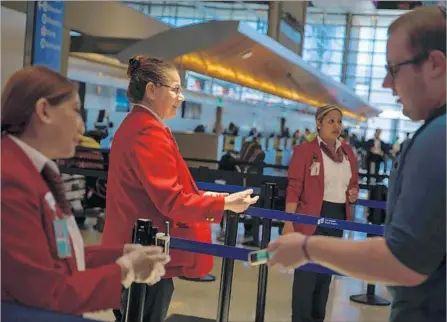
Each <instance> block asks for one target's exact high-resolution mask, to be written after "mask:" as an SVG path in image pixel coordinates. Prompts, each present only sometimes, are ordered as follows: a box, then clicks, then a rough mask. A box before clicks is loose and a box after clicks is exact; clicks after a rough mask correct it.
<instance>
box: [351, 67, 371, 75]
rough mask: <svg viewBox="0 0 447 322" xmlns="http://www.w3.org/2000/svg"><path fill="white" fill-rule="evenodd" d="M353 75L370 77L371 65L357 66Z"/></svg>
mask: <svg viewBox="0 0 447 322" xmlns="http://www.w3.org/2000/svg"><path fill="white" fill-rule="evenodd" d="M355 76H356V77H364V78H369V77H371V67H370V66H357V68H356V73H355Z"/></svg>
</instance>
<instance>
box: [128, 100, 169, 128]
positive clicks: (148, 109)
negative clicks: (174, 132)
mask: <svg viewBox="0 0 447 322" xmlns="http://www.w3.org/2000/svg"><path fill="white" fill-rule="evenodd" d="M134 106H139V107H142V108H144V109H145V110H147V111H148V112H149V113H151V114H152V115H153V116H154V117H155V119H156V120H157V121H158V122H160V123H161V124H163V125H164V126H165V127H166V124H165V122H164V121H163V119H162V118H161V117H160V116H159V115H158V114H157V113H155V112H154V111H153V110H152V109H151V108H150V107H148V106H146V105H143V104H140V103H138V104H135V105H134Z"/></svg>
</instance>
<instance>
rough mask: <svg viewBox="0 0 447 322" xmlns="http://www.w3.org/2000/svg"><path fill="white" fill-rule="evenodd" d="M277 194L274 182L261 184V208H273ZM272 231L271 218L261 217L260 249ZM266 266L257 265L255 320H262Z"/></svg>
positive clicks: (266, 243)
mask: <svg viewBox="0 0 447 322" xmlns="http://www.w3.org/2000/svg"><path fill="white" fill-rule="evenodd" d="M277 195H278V187H277V186H276V183H265V184H263V185H262V186H261V196H262V208H265V209H273V208H274V206H275V199H276V197H277ZM271 232H272V220H271V219H268V218H263V219H262V239H261V249H264V248H266V247H267V246H268V244H269V242H270V238H271ZM267 281H268V268H267V265H265V264H264V265H261V266H259V274H258V294H257V298H256V317H255V321H256V322H264V316H265V303H266V296H267Z"/></svg>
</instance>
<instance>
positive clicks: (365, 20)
mask: <svg viewBox="0 0 447 322" xmlns="http://www.w3.org/2000/svg"><path fill="white" fill-rule="evenodd" d="M352 25H353V26H365V27H372V26H374V25H375V21H374V18H373V17H372V16H363V15H354V16H353V17H352Z"/></svg>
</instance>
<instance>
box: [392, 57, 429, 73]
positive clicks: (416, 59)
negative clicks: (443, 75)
mask: <svg viewBox="0 0 447 322" xmlns="http://www.w3.org/2000/svg"><path fill="white" fill-rule="evenodd" d="M428 56H429V54H428V53H424V54H421V55H419V56H416V57H414V58H412V59H409V60H405V61H403V62H400V63H395V64H388V65H385V69H386V71H387V72H388V73H389V74H390V75H391V78H393V79H394V78H395V77H396V75H397V73H398V72H399V70H400V68H401V67H402V66H405V65H417V64H420V63H422V62H423V61H424V60H426V59H427V58H428Z"/></svg>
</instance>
